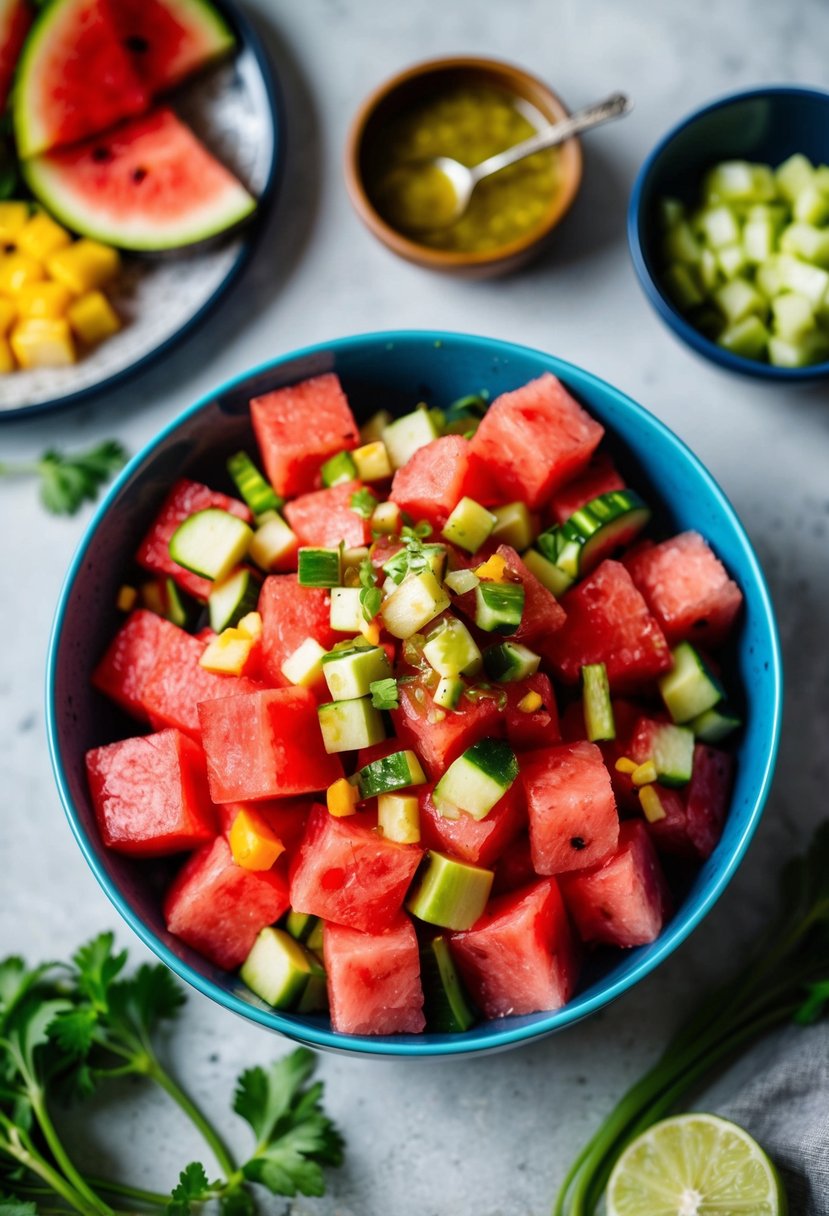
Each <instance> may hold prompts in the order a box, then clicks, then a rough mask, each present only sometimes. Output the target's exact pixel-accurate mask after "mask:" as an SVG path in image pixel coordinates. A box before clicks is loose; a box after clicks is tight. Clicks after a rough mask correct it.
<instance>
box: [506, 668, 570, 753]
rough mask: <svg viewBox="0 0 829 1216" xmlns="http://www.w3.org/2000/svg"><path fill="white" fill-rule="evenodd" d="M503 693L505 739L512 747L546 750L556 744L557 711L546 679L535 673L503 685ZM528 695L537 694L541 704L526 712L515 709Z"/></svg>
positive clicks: (551, 688)
mask: <svg viewBox="0 0 829 1216" xmlns="http://www.w3.org/2000/svg"><path fill="white" fill-rule="evenodd" d="M504 691H505V692H506V694H507V706H506V709H505V710H504V720H505V722H506V728H507V739H508V740H509V742H510V743H511V744H512V746H513V747H514V748H516V749H517V750H521V749H526V748H528V747H547V746H549V744H551V743H557V742H558V740H559V738H560V735H559V727H558V708H557V706H556V696H555V693H554V692H553V686H552V684H551V683H550V677H549V676H545V675H544V673H543V672H541V671H538V672H536V674H535V675H534V676H527V678H526V679H525V680H513V681H511V682H510V683H509V684H505V685H504ZM529 693H537V694H538V696H539V697H541V704H540V706H539V707H538V709H534V710H532V711H529V712H527V711H524V710H523V709H519V705H520V703H521V701H523V700H524V698H525V697H526V696H527V695H528V694H529Z"/></svg>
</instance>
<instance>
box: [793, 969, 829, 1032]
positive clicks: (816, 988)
mask: <svg viewBox="0 0 829 1216" xmlns="http://www.w3.org/2000/svg"><path fill="white" fill-rule="evenodd" d="M827 1009H829V979H827V980H820V981H818V983H816V984H810V985H809V995H808V996H807V998H806V1000H805V1001H804V1002H803V1004H802V1005H801V1007H800V1009H798V1011H797V1013H796V1014H795V1015H794V1020H795V1021H796V1022H798V1023H799V1024H800V1025H801V1026H811V1025H812V1023H813V1022H816V1021H818V1019H819V1018H821V1017H823V1014H824V1013H826V1011H827Z"/></svg>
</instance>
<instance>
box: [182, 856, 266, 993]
mask: <svg viewBox="0 0 829 1216" xmlns="http://www.w3.org/2000/svg"><path fill="white" fill-rule="evenodd" d="M289 907H290V904H289V901H288V889H287V883H286V881H285V877H284V875H283V874H281V873H280V872H279V870H246V869H244V868H243V867H242V866H237V865H236V864H235V863H234V861H233V857H232V856H231V852H230V847H229V846H228V843H227V841H226V840H225V839H224V837H223V836H218V837H217V838H216V840H214V841H213V843H212V844H209V845H205V846H204V847H203V848H201V849H199V850H198V852H196V853H194V854H193V856H192V857H191V858H190V859H189V861H187V862H185V864H184V867H183V869H182V870H181V871H180V873H179V874H178V876H177V877H176V879H175V880H174V882H173V884H172V886H171V887H170V889H169V891H168V892H167V897H166V899H165V900H164V916H165V919H166V922H167V928H168V930H169V931H170V933H174V934H175V935H176V936H177V937H180V938H181V940H182V941H184V942H186V943H187V945H188V946H192V947H193V949H194V950H198V952H199V954H203V955H204V956H205V958H208V959H209V960H210V961H211V962H212V963H215V964H216V966H217V967H223V968H225V970H227V971H233V970H235V969H236V968H237V967H240V966H241V965H242V963H243V962H244V961H245V959H246V958H247V956H248V955H249V954H250V951H251V949H252V947H253V943H254V942H255V941H256V936H257V934H258V933H259V932H260V930H261V929H264V928H265V926H266V925H272V924H273V923H274V922H275V921H277V920H279V918H280V917H281V916H283V915H284V914H285V912H287V910H288V908H289Z"/></svg>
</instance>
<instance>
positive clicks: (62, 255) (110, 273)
mask: <svg viewBox="0 0 829 1216" xmlns="http://www.w3.org/2000/svg"><path fill="white" fill-rule="evenodd" d="M120 265H121V259H120V257H119V256H118V250H117V249H113V248H112V246H111V245H102V244H101V243H100V241H90V240H87V239H86V238H84V239H83V240H80V241H75V243H74V245H67V246H66V248H65V249H59V250H58V252H57V253H53V254H52V256H51V257H50V258H49V259H48V261H47V263H46V268H47V270H48V271H49V274H50V275H51V276H52V278H53V279H57V281H58V282H59V283H63V284H64V286H66V287H68V288H69V290H70V291H72V292H74V293H75V295H77V296H82V295H83V294H84V293H85V292H87V291H94V290H95V288H96V287H103V286H104V285H105V284H106V283H108V282H109V281H110V279H114V278H115V276H116V275H117V273H118V269H119V267H120Z"/></svg>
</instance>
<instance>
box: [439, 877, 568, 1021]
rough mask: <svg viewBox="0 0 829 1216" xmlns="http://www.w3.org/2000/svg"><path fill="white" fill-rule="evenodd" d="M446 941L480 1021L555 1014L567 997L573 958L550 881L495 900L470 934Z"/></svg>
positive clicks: (558, 898)
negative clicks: (544, 1013) (481, 1019)
mask: <svg viewBox="0 0 829 1216" xmlns="http://www.w3.org/2000/svg"><path fill="white" fill-rule="evenodd" d="M449 941H450V946H451V950H452V956H453V958H454V960H455V962H456V964H457V966H458V970H459V971H460V973H461V978H462V979H463V981H464V983H465V984H466V987H467V988H468V989H469V993H470V995H471V997H472V999H473V1001H474V1002H475V1004H476V1005H478V1007H479V1008H480V1009H481V1011H482V1012H483V1014H484V1016H485V1017H488V1018H503V1017H507V1016H509V1015H510V1014H527V1013H540V1012H542V1011H543V1010H551V1009H560V1008H561V1006H562V1005H564V1004H566V1002H567V1001H569V999H570V997H571V996H572V995H573V991H574V989H575V986H576V980H577V973H578V964H577V955H576V949H575V945H574V943H573V939H572V934H571V932H570V926H569V923H568V921H567V913H566V911H565V909H564V904H563V902H562V899H561V895H560V893H559V889H558V885H557V883H556V880H555V879H554V878H548V879H543V880H542V881H541V882H536V883H533V885H532V886H529V887H524V888H522V889H521V890H518V891H514V892H511V893H510V894H507V895H500V896H498V897H497V898H496V899H493V900H492V901H491V903H490V904H489V907H488V908H487V910H486V912H485V913H484V915H483V916H482V917H481V918H480V920H479V921H478V922H477V923H476V924H475V925H474V926H473V928H471V929H468V930H467V931H466V932H464V933H452V934H450V937H449Z"/></svg>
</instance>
